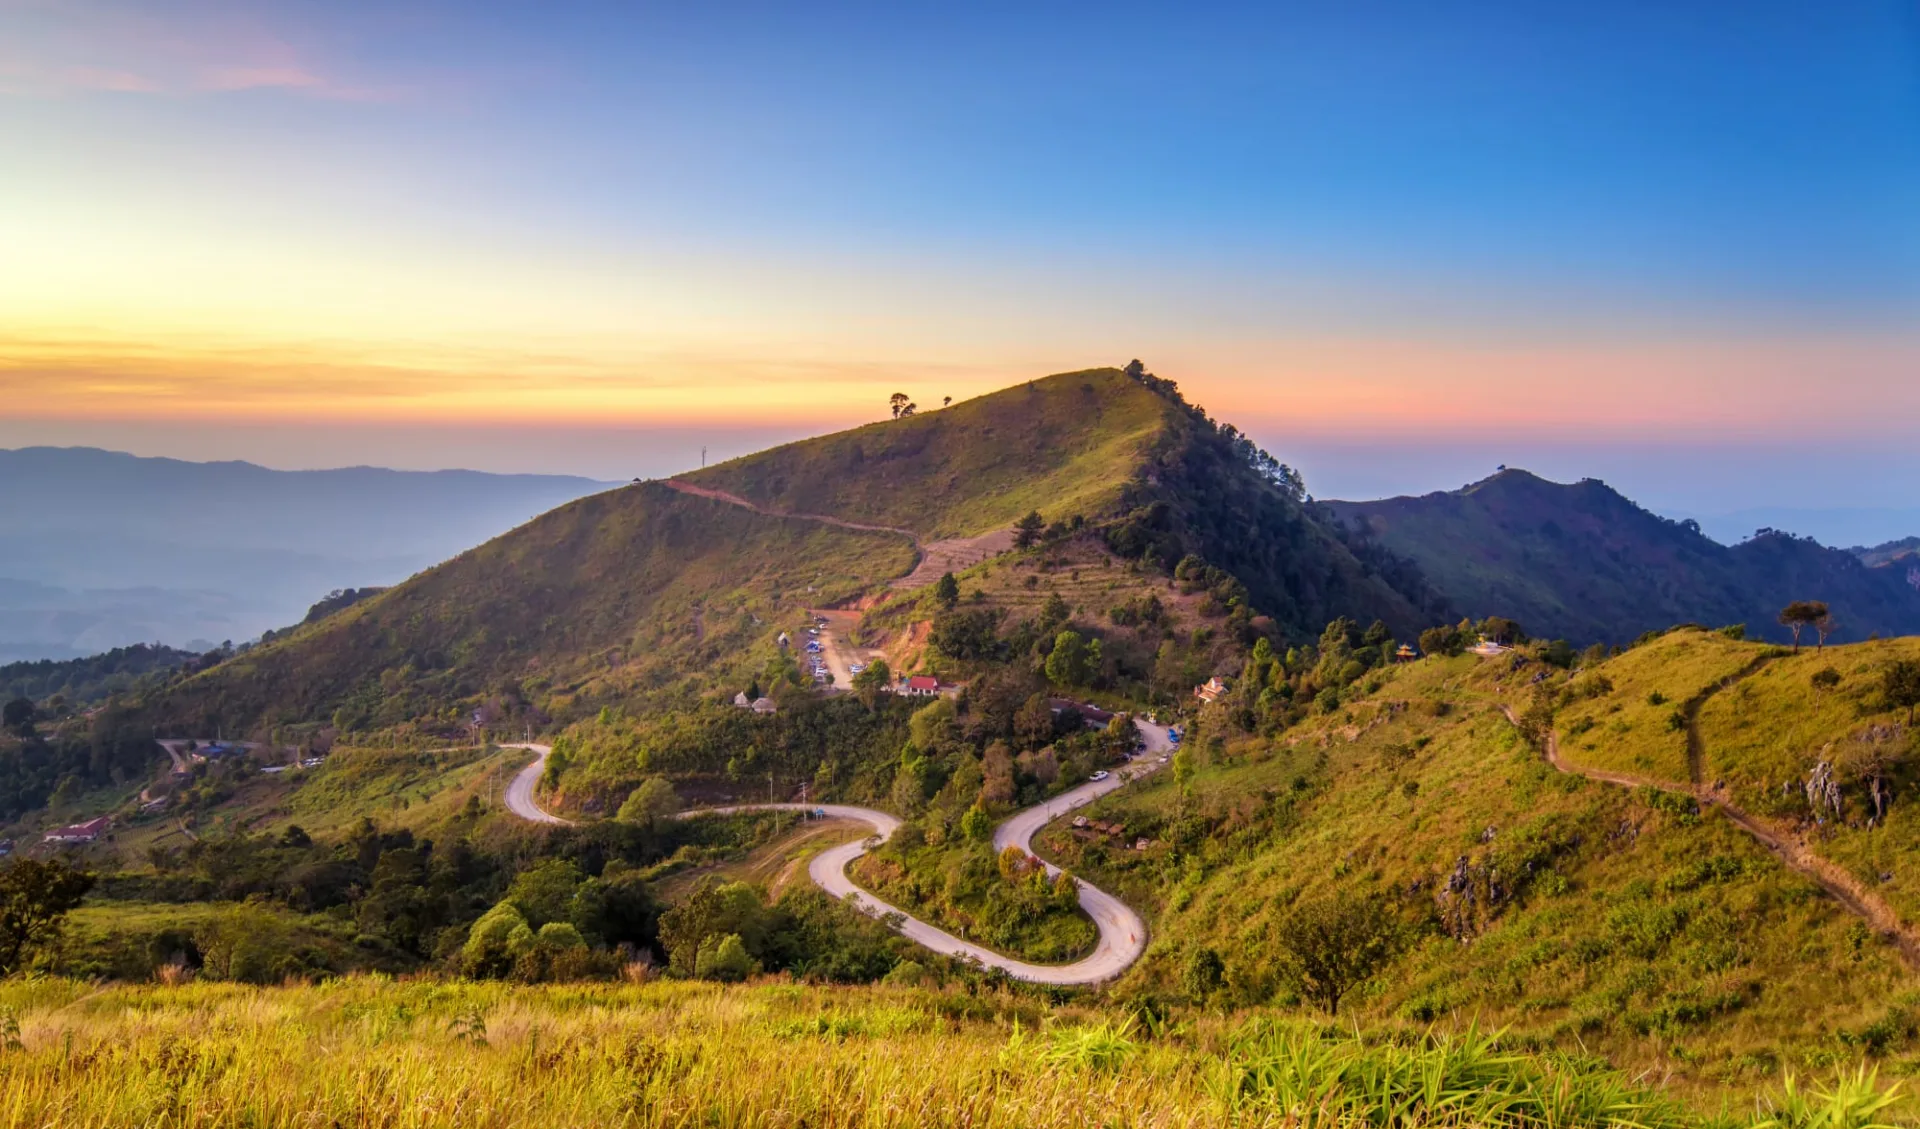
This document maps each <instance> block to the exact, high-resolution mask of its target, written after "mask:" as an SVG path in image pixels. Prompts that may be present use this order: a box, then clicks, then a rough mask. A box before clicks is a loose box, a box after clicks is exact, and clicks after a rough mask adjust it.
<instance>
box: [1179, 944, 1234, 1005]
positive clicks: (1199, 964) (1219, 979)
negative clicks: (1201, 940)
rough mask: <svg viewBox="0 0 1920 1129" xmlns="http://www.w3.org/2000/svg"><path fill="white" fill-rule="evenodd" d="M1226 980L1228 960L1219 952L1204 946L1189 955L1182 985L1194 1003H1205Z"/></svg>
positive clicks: (1182, 973) (1183, 971) (1181, 974)
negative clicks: (1222, 957)
mask: <svg viewBox="0 0 1920 1129" xmlns="http://www.w3.org/2000/svg"><path fill="white" fill-rule="evenodd" d="M1226 980H1227V965H1226V962H1225V961H1223V960H1221V959H1220V954H1219V953H1218V952H1216V951H1215V950H1213V949H1210V948H1206V947H1204V946H1203V947H1201V948H1198V949H1195V950H1193V952H1192V953H1191V954H1189V955H1188V956H1187V966H1186V968H1185V969H1183V970H1182V971H1181V973H1180V987H1181V988H1182V989H1183V990H1185V992H1186V994H1187V998H1188V999H1189V1000H1192V1001H1193V1002H1194V1003H1205V1002H1206V1000H1207V997H1208V996H1211V995H1213V993H1214V992H1215V991H1217V990H1218V989H1219V988H1220V986H1221V985H1222V984H1224V983H1226Z"/></svg>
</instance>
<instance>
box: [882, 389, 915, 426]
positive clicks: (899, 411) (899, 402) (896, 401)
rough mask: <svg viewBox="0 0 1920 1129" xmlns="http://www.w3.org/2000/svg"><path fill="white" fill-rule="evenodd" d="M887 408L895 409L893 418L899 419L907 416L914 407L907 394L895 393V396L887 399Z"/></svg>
mask: <svg viewBox="0 0 1920 1129" xmlns="http://www.w3.org/2000/svg"><path fill="white" fill-rule="evenodd" d="M887 406H888V407H889V408H892V409H893V418H894V419H899V418H900V417H901V416H903V415H906V414H907V412H908V409H910V408H912V407H913V401H911V400H909V399H907V394H906V393H905V392H895V393H894V394H893V395H891V396H889V397H887Z"/></svg>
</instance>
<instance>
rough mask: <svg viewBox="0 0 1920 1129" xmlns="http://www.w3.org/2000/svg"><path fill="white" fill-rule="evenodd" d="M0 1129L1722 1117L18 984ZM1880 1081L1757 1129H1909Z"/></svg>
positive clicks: (1564, 1069) (1128, 1046) (1606, 1102)
mask: <svg viewBox="0 0 1920 1129" xmlns="http://www.w3.org/2000/svg"><path fill="white" fill-rule="evenodd" d="M0 1009H5V1010H6V1012H7V1013H8V1014H11V1015H13V1016H15V1017H16V1020H15V1022H16V1024H17V1027H18V1037H17V1041H12V1040H7V1041H0V1129H16V1127H17V1129H28V1127H33V1129H48V1127H63V1129H64V1127H69V1126H72V1127H85V1129H95V1127H98V1129H106V1127H109V1126H113V1127H118V1126H134V1125H138V1126H156V1127H164V1129H179V1127H187V1126H195V1127H199V1126H209V1127H210V1126H235V1127H238V1126H247V1127H280V1126H286V1127H294V1126H300V1127H307V1126H351V1127H355V1129H373V1127H382V1129H384V1127H396V1129H398V1127H404V1129H437V1127H442V1126H445V1127H452V1126H461V1127H483V1129H493V1127H499V1129H509V1127H511V1129H519V1127H527V1129H532V1127H535V1126H538V1127H540V1129H557V1127H573V1126H602V1125H607V1126H635V1127H654V1126H659V1127H665V1126H683V1125H701V1126H725V1127H733V1126H742V1127H756V1129H758V1127H769V1129H772V1127H799V1126H808V1127H814V1129H841V1127H845V1129H895V1127H898V1129H918V1127H920V1126H946V1125H955V1126H979V1127H989V1129H991V1127H1005V1129H1016V1127H1018V1129H1028V1127H1032V1129H1048V1127H1055V1126H1087V1125H1100V1126H1112V1127H1115V1129H1121V1127H1126V1129H1163V1127H1164V1129H1188V1127H1197V1126H1212V1125H1228V1126H1246V1127H1259V1126H1282V1125H1284V1126H1301V1125H1308V1124H1311V1125H1339V1126H1356V1127H1358V1126H1366V1127H1377V1129H1401V1127H1407V1129H1411V1127H1415V1126H1429V1125H1432V1126H1466V1125H1474V1126H1480V1125H1494V1126H1512V1127H1527V1129H1533V1127H1539V1129H1581V1127H1586V1126H1606V1127H1621V1129H1643V1127H1644V1129H1681V1127H1692V1126H1702V1127H1706V1126H1710V1125H1714V1124H1716V1122H1714V1121H1713V1120H1711V1119H1706V1118H1702V1117H1699V1116H1697V1115H1695V1114H1693V1113H1692V1112H1690V1111H1689V1110H1687V1109H1686V1108H1685V1107H1683V1106H1681V1105H1679V1104H1678V1103H1676V1102H1674V1101H1672V1100H1669V1099H1667V1098H1666V1097H1664V1096H1662V1095H1661V1094H1660V1093H1659V1092H1657V1091H1655V1090H1652V1089H1649V1088H1647V1087H1644V1086H1640V1085H1636V1084H1635V1083H1633V1082H1631V1081H1629V1080H1627V1079H1625V1078H1623V1077H1621V1076H1619V1075H1617V1074H1613V1073H1609V1072H1606V1071H1596V1070H1593V1069H1591V1068H1585V1067H1579V1066H1577V1065H1574V1064H1571V1063H1564V1062H1560V1061H1556V1060H1553V1059H1551V1058H1543V1057H1539V1056H1530V1055H1523V1054H1518V1053H1514V1052H1511V1051H1508V1050H1505V1049H1503V1048H1502V1047H1501V1046H1500V1045H1499V1043H1498V1041H1497V1040H1496V1039H1494V1038H1493V1037H1490V1036H1488V1035H1485V1034H1482V1033H1479V1032H1471V1031H1470V1032H1468V1033H1466V1034H1464V1035H1458V1036H1442V1035H1429V1036H1426V1037H1423V1038H1416V1039H1411V1040H1401V1041H1392V1040H1388V1041H1377V1040H1371V1039H1365V1038H1362V1037H1360V1036H1358V1035H1344V1034H1339V1033H1333V1034H1329V1033H1327V1032H1325V1031H1323V1030H1321V1029H1318V1028H1315V1027H1311V1026H1307V1025H1299V1024H1294V1025H1284V1024H1277V1023H1274V1022H1271V1021H1262V1022H1258V1023H1255V1024H1252V1025H1248V1026H1236V1025H1235V1024H1233V1023H1232V1022H1230V1021H1228V1020H1224V1019H1205V1020H1201V1021H1199V1022H1198V1023H1197V1024H1196V1025H1195V1026H1193V1027H1186V1028H1183V1029H1180V1030H1169V1031H1167V1032H1163V1033H1161V1034H1159V1035H1155V1034H1154V1033H1153V1032H1151V1031H1149V1030H1146V1029H1144V1028H1141V1027H1138V1026H1136V1025H1135V1024H1133V1023H1131V1022H1128V1021H1115V1020H1113V1019H1111V1018H1109V1017H1107V1016H1104V1015H1101V1014H1098V1013H1091V1012H1088V1011H1086V1010H1085V1009H1081V1008H1066V1009H1062V1010H1057V1011H1056V1010H1050V1009H1047V1008H1044V1007H1042V1006H1041V1005H1039V1004H1036V1003H1035V1002H1033V1001H1032V1000H1031V999H1029V998H1025V997H1020V996H1014V995H1005V996H994V995H987V996H980V997H973V996H968V995H964V994H957V993H956V994H942V993H936V992H923V991H914V990H903V989H887V988H874V989H836V990H814V989H808V988H802V987H799V986H795V985H790V984H778V983H770V984H757V985H750V986H744V987H731V988H721V987H718V986H713V985H705V984H692V983H653V984H647V985H637V986H636V985H609V984H595V985H584V986H582V985H574V986H548V987H539V988H512V987H507V986H504V985H500V984H478V983H459V982H453V983H448V982H436V981H425V980H423V981H408V982H395V981H390V980H386V979H383V978H379V977H356V978H349V979H346V980H341V981H336V982H333V983H329V984H325V985H317V986H314V985H289V986H286V987H282V988H246V987H240V986H235V985H217V984H187V985H181V986H178V987H166V986H159V985H155V986H138V987H134V986H128V987H116V986H107V987H96V986H93V985H88V984H85V983H80V982H75V981H57V980H56V981H46V980H43V981H39V982H36V983H26V982H14V983H9V984H0ZM1891 1102H1892V1097H1891V1092H1890V1091H1884V1090H1882V1089H1880V1088H1879V1087H1878V1085H1877V1083H1876V1081H1875V1080H1874V1078H1873V1077H1872V1075H1869V1074H1861V1075H1856V1076H1852V1077H1851V1078H1848V1079H1843V1080H1842V1082H1841V1083H1839V1084H1837V1085H1836V1086H1835V1087H1834V1088H1833V1089H1831V1090H1828V1089H1822V1088H1818V1087H1816V1088H1814V1089H1812V1090H1807V1091H1802V1090H1800V1089H1798V1088H1796V1087H1793V1086H1791V1085H1790V1086H1788V1087H1787V1088H1786V1089H1784V1090H1783V1091H1782V1093H1781V1094H1779V1095H1776V1096H1774V1097H1770V1098H1769V1099H1767V1100H1766V1101H1764V1102H1762V1103H1761V1104H1760V1106H1759V1108H1758V1111H1757V1112H1756V1114H1755V1115H1754V1117H1753V1119H1752V1120H1753V1126H1754V1129H1879V1127H1880V1126H1884V1125H1892V1124H1897V1122H1895V1121H1893V1120H1892V1119H1891V1118H1890V1117H1889V1116H1888V1115H1889V1114H1890V1113H1891V1111H1892V1105H1891Z"/></svg>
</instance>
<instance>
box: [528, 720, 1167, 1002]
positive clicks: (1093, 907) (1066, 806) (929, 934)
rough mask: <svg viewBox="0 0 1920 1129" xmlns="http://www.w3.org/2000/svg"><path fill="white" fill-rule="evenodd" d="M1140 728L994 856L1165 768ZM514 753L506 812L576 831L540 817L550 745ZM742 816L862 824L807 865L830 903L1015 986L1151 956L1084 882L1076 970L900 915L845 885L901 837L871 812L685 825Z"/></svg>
mask: <svg viewBox="0 0 1920 1129" xmlns="http://www.w3.org/2000/svg"><path fill="white" fill-rule="evenodd" d="M1135 724H1137V725H1138V726H1139V728H1140V737H1141V739H1142V741H1144V742H1145V744H1146V747H1147V748H1146V753H1145V754H1144V755H1143V756H1142V757H1141V758H1140V759H1139V760H1135V761H1131V762H1129V763H1128V764H1127V765H1125V766H1123V767H1121V768H1119V769H1116V770H1114V771H1113V773H1112V775H1110V776H1108V777H1107V778H1106V779H1105V780H1092V781H1088V782H1087V783H1085V784H1082V785H1080V786H1079V787H1078V788H1075V789H1073V790H1072V791H1069V792H1063V793H1061V794H1060V795H1058V796H1055V797H1054V798H1053V799H1051V800H1049V801H1047V802H1046V803H1044V804H1035V805H1034V806H1033V807H1030V808H1023V809H1022V810H1020V811H1018V812H1015V813H1014V814H1013V815H1012V816H1010V817H1008V818H1007V820H1006V821H1005V822H1003V823H1001V824H1000V826H998V827H996V828H994V831H993V847H994V850H996V851H1001V850H1005V849H1006V848H1008V847H1018V848H1020V849H1021V850H1023V851H1025V852H1027V853H1028V854H1032V853H1033V836H1034V835H1035V833H1037V832H1038V831H1039V830H1040V829H1041V828H1042V827H1045V826H1046V825H1047V824H1048V823H1050V822H1052V821H1053V820H1054V819H1056V818H1058V817H1059V816H1062V815H1065V814H1066V813H1067V812H1070V811H1072V810H1073V809H1075V808H1078V807H1084V806H1086V805H1087V804H1090V803H1092V802H1093V801H1094V800H1096V799H1099V798H1100V797H1101V796H1104V795H1106V794H1107V793H1109V792H1111V791H1113V790H1115V789H1116V788H1122V787H1125V786H1126V785H1127V784H1128V783H1130V782H1131V781H1133V780H1137V779H1139V778H1140V777H1142V776H1145V775H1147V774H1149V773H1151V772H1154V771H1156V770H1158V769H1159V768H1160V767H1162V766H1161V764H1160V760H1159V758H1160V757H1161V756H1162V755H1163V754H1166V753H1169V752H1170V751H1171V750H1172V749H1173V741H1172V739H1171V738H1170V737H1169V735H1168V733H1167V729H1166V727H1165V726H1160V725H1151V724H1148V723H1147V722H1145V721H1138V720H1136V722H1135ZM502 747H503V748H509V749H530V750H532V751H533V752H534V753H535V754H537V755H536V756H535V757H534V760H533V763H532V764H529V765H528V766H527V767H525V768H523V769H521V770H520V772H519V773H518V774H517V775H515V776H514V778H513V782H512V783H511V784H510V785H508V787H507V797H506V798H507V809H508V810H509V811H511V812H513V814H515V815H517V816H519V817H520V818H522V819H526V820H530V821H532V822H534V823H546V824H561V825H567V824H571V823H572V821H571V820H566V819H562V818H560V817H559V816H557V815H554V814H552V813H551V812H547V811H543V810H542V809H541V808H540V806H539V805H538V804H537V803H535V802H534V787H535V785H537V784H539V782H540V774H541V773H542V772H543V771H545V769H546V764H547V754H548V753H550V752H551V751H552V749H551V748H550V747H548V746H546V745H536V744H532V743H524V744H517V745H505V746H502ZM741 811H819V812H822V813H824V814H825V815H827V816H828V817H830V818H834V819H851V820H857V821H859V822H861V823H864V824H866V825H867V826H869V827H871V828H873V832H874V833H873V834H872V835H871V836H869V837H868V838H866V839H856V840H854V841H853V842H851V843H842V844H841V845H839V846H837V847H830V848H828V849H827V850H824V851H821V852H820V853H819V854H817V855H815V856H814V857H813V860H812V861H811V862H810V863H808V864H807V875H808V877H810V878H812V879H813V883H814V885H816V886H818V887H820V888H821V889H822V890H824V891H826V892H827V893H828V894H829V895H831V896H832V897H835V898H839V899H841V900H842V901H845V902H848V903H849V904H851V905H852V906H853V907H854V908H856V909H858V910H860V911H861V912H862V913H866V914H869V915H871V916H873V917H878V918H882V919H888V920H892V921H897V922H898V924H897V926H896V928H897V929H898V931H899V933H900V935H901V936H903V937H905V938H907V939H908V940H910V941H913V942H914V943H916V944H918V945H920V946H922V947H924V948H927V949H931V950H932V951H934V952H936V953H941V954H943V955H945V956H950V957H958V958H960V959H962V960H970V961H973V962H976V963H978V964H980V965H981V966H983V967H986V968H995V969H999V970H1000V971H1002V972H1004V973H1006V974H1007V975H1008V976H1011V977H1013V978H1014V979H1016V980H1026V981H1031V982H1033V983H1036V984H1060V985H1071V984H1098V983H1101V982H1102V981H1106V980H1111V979H1113V978H1114V977H1116V976H1118V975H1120V974H1121V973H1122V972H1125V971H1126V970H1127V968H1128V967H1129V966H1131V965H1132V964H1133V962H1134V961H1136V960H1139V959H1140V954H1142V953H1144V952H1145V951H1146V948H1147V924H1146V922H1145V921H1143V920H1141V918H1140V915H1139V914H1137V913H1135V912H1134V911H1133V910H1132V909H1131V908H1129V907H1128V906H1127V904H1126V903H1124V902H1122V901H1121V900H1120V899H1118V898H1116V897H1114V896H1113V895H1112V894H1109V893H1107V892H1106V891H1104V890H1099V889H1096V888H1095V887H1093V886H1091V885H1089V884H1088V883H1086V882H1081V883H1080V908H1081V909H1082V910H1084V911H1086V914H1087V916H1088V917H1090V918H1092V919H1093V924H1094V928H1095V929H1096V930H1098V931H1099V935H1100V940H1099V943H1098V944H1096V945H1095V946H1094V949H1093V952H1092V953H1090V954H1088V955H1087V956H1086V957H1084V958H1082V959H1080V960H1077V961H1075V962H1074V963H1072V964H1058V965H1055V964H1030V963H1028V962H1027V961H1023V960H1015V959H1013V958H1012V957H1008V956H1002V955H1001V954H999V953H996V952H994V951H993V950H992V949H987V948H982V947H981V946H979V945H976V944H973V943H972V942H970V941H963V940H961V939H960V938H958V937H955V936H954V935H953V934H951V933H948V932H946V931H945V930H942V929H939V928H936V927H935V926H932V925H929V924H927V923H926V922H924V921H921V920H919V919H918V918H916V917H913V916H911V915H909V914H908V913H906V912H905V911H903V910H901V909H899V908H898V907H895V906H892V905H889V904H888V903H886V902H883V901H881V900H880V899H879V898H876V897H874V896H873V895H872V894H870V893H868V892H867V891H865V890H862V889H861V888H860V887H858V886H856V885H854V883H853V880H852V879H850V878H848V877H847V867H848V866H850V865H852V863H853V860H855V859H857V858H859V857H860V856H861V855H864V854H866V853H867V852H868V851H869V850H871V849H873V848H874V847H877V846H879V845H880V844H882V843H884V842H886V841H887V840H888V839H889V838H891V837H892V836H893V833H894V832H895V831H896V830H898V829H899V827H900V820H899V818H898V817H896V816H892V815H888V814H887V813H886V812H883V811H875V810H874V809H872V808H861V807H851V806H848V805H845V804H741V805H738V806H734V807H720V808H703V809H700V810H698V811H690V812H683V813H681V814H682V817H683V818H690V817H694V816H702V815H726V814H730V813H733V812H741ZM1043 865H1045V866H1046V868H1047V873H1048V874H1059V873H1060V868H1059V867H1057V866H1054V865H1053V864H1052V863H1045V862H1043Z"/></svg>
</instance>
